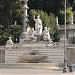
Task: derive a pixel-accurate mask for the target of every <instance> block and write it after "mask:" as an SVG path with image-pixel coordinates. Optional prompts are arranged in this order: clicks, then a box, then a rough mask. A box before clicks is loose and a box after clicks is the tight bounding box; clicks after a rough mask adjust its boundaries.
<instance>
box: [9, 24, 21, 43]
mask: <svg viewBox="0 0 75 75" xmlns="http://www.w3.org/2000/svg"><path fill="white" fill-rule="evenodd" d="M8 32H9V34H10V35H11V36H12V37H13V41H14V42H16V39H17V40H18V42H19V36H20V34H21V32H22V27H21V26H20V25H10V26H9V27H8Z"/></svg>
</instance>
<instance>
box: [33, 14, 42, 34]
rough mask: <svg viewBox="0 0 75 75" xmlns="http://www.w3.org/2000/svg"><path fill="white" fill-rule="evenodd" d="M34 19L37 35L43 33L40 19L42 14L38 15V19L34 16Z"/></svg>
mask: <svg viewBox="0 0 75 75" xmlns="http://www.w3.org/2000/svg"><path fill="white" fill-rule="evenodd" d="M34 21H35V31H36V34H37V35H41V34H42V28H43V27H42V21H41V19H40V15H38V16H37V19H35V16H34Z"/></svg>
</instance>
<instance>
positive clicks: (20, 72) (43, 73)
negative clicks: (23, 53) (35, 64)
mask: <svg viewBox="0 0 75 75" xmlns="http://www.w3.org/2000/svg"><path fill="white" fill-rule="evenodd" d="M62 70H63V69H55V68H54V69H35V68H33V69H29V68H26V69H13V68H0V75H75V72H68V73H63V72H62Z"/></svg>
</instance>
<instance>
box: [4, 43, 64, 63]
mask: <svg viewBox="0 0 75 75" xmlns="http://www.w3.org/2000/svg"><path fill="white" fill-rule="evenodd" d="M32 51H37V52H38V53H39V54H40V55H41V56H47V58H45V59H44V60H45V61H44V62H43V63H63V62H64V48H63V47H62V46H54V47H53V46H52V47H50V46H49V47H47V46H46V44H45V43H32V44H16V45H14V47H12V48H7V49H6V50H5V63H20V56H22V55H27V54H29V53H30V52H32Z"/></svg>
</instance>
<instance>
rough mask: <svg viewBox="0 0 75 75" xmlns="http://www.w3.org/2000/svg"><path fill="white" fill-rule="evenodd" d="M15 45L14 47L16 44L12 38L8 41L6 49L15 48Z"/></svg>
mask: <svg viewBox="0 0 75 75" xmlns="http://www.w3.org/2000/svg"><path fill="white" fill-rule="evenodd" d="M13 45H14V43H13V41H12V38H11V37H9V40H7V42H6V47H7V48H8V47H9V48H11V47H13Z"/></svg>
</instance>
